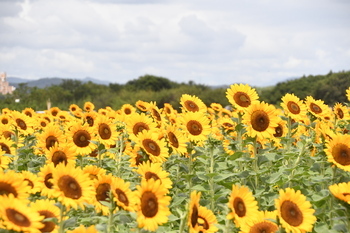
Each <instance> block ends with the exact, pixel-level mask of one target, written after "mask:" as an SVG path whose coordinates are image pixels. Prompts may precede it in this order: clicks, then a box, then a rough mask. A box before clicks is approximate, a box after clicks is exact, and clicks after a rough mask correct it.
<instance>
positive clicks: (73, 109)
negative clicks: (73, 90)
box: [69, 104, 83, 116]
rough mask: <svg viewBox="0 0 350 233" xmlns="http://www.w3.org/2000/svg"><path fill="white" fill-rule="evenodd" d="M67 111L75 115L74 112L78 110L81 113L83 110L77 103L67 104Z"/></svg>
mask: <svg viewBox="0 0 350 233" xmlns="http://www.w3.org/2000/svg"><path fill="white" fill-rule="evenodd" d="M69 111H70V112H71V113H72V114H73V115H74V116H76V113H77V112H79V113H81V112H82V111H83V109H81V108H80V107H79V106H78V105H76V104H71V105H70V106H69Z"/></svg>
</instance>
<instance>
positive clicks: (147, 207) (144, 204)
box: [141, 191, 158, 218]
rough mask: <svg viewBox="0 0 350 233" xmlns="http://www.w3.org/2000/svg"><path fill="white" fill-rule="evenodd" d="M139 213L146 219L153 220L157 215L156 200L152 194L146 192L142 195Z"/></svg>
mask: <svg viewBox="0 0 350 233" xmlns="http://www.w3.org/2000/svg"><path fill="white" fill-rule="evenodd" d="M141 211H142V214H143V215H144V216H145V217H146V218H153V217H154V216H155V215H156V214H157V213H158V199H157V196H156V195H155V194H154V193H153V192H150V191H146V192H144V193H143V194H142V197H141Z"/></svg>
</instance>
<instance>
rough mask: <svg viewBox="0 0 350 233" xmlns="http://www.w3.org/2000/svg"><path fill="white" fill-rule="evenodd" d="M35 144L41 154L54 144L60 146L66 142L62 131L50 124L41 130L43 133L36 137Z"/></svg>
mask: <svg viewBox="0 0 350 233" xmlns="http://www.w3.org/2000/svg"><path fill="white" fill-rule="evenodd" d="M36 138H37V144H36V146H37V147H39V148H40V149H41V150H42V151H43V152H45V153H47V152H48V151H49V150H50V148H51V147H53V146H54V145H55V144H58V145H59V144H62V143H64V142H65V141H66V138H65V136H64V134H63V130H62V129H61V128H60V127H59V126H58V125H56V124H54V123H50V124H49V125H48V126H46V127H45V129H43V132H42V133H40V134H38V135H37V136H36Z"/></svg>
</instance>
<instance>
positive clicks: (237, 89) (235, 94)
mask: <svg viewBox="0 0 350 233" xmlns="http://www.w3.org/2000/svg"><path fill="white" fill-rule="evenodd" d="M226 98H227V100H228V101H229V102H230V104H232V105H233V106H234V107H235V108H236V109H238V110H239V111H242V110H244V109H246V108H247V107H249V106H250V105H251V104H253V103H254V102H256V101H257V100H258V99H259V96H258V94H257V93H256V91H255V89H254V88H251V87H250V86H249V85H248V84H246V85H244V84H233V85H231V86H230V87H229V88H228V89H227V91H226Z"/></svg>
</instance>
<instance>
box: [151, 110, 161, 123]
mask: <svg viewBox="0 0 350 233" xmlns="http://www.w3.org/2000/svg"><path fill="white" fill-rule="evenodd" d="M152 115H153V117H154V118H156V120H157V121H161V120H162V117H161V116H160V114H159V112H158V111H157V110H156V109H152Z"/></svg>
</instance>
